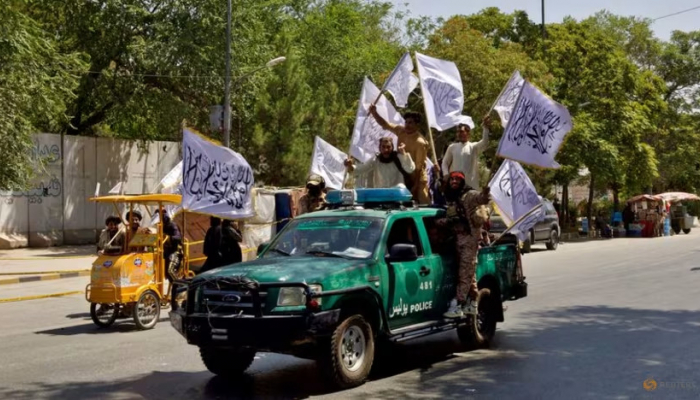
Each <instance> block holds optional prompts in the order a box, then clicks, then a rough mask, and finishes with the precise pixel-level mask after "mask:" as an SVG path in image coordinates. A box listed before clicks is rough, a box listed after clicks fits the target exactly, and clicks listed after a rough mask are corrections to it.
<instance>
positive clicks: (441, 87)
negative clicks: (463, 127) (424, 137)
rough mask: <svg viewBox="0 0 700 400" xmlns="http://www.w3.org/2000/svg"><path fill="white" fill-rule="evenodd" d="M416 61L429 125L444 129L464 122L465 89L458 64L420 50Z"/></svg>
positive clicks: (440, 129)
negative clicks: (463, 89) (424, 53)
mask: <svg viewBox="0 0 700 400" xmlns="http://www.w3.org/2000/svg"><path fill="white" fill-rule="evenodd" d="M416 63H417V64H418V77H419V79H420V85H421V92H422V94H423V102H424V105H425V114H426V118H427V119H428V123H429V126H430V127H431V128H435V129H437V130H438V131H444V130H447V129H450V128H452V127H455V126H457V125H458V124H460V123H462V121H464V120H465V116H463V115H462V110H463V109H464V93H463V91H462V78H461V77H460V75H459V71H458V70H457V65H456V64H455V63H453V62H452V61H446V60H440V59H438V58H433V57H429V56H426V55H423V54H420V53H416Z"/></svg>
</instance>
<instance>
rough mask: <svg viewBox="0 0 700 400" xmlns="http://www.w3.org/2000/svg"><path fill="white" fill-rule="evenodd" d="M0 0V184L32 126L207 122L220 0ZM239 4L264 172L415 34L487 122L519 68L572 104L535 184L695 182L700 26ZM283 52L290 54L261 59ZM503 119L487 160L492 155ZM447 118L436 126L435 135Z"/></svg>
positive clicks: (87, 130)
mask: <svg viewBox="0 0 700 400" xmlns="http://www.w3.org/2000/svg"><path fill="white" fill-rule="evenodd" d="M5 9H6V10H7V12H4V13H2V14H1V15H0V22H1V24H0V30H1V32H0V33H2V36H0V95H2V96H3V99H6V101H3V102H2V103H0V108H1V110H0V111H2V113H1V115H0V128H1V129H3V135H2V136H0V151H2V154H3V157H4V160H6V162H3V163H0V186H1V187H19V186H22V185H24V184H26V182H27V180H28V179H29V177H30V172H31V163H30V159H29V157H28V156H27V155H26V154H28V152H27V150H28V149H29V146H30V144H31V143H30V139H29V134H30V133H31V132H37V131H53V132H65V133H67V134H76V135H92V136H111V137H119V138H128V139H139V140H155V139H161V140H180V124H181V122H182V121H183V120H187V121H188V123H190V124H192V125H194V126H196V127H197V128H199V129H200V130H204V131H207V128H208V126H209V106H212V105H216V104H222V102H223V86H224V74H225V70H224V66H225V54H226V52H225V49H226V40H225V38H226V36H225V33H226V20H225V18H226V2H222V1H213V0H177V1H163V0H94V1H89V2H85V1H82V0H60V1H59V0H24V1H21V2H20V1H17V0H12V1H11V2H10V3H9V5H8V6H6V7H5ZM232 21H233V29H232V31H233V41H232V54H233V57H232V61H233V62H232V80H233V87H232V132H231V133H232V134H231V138H232V147H233V148H235V149H236V150H239V151H241V152H242V153H243V154H244V155H245V156H246V158H247V159H248V160H249V161H250V162H251V164H252V165H253V167H254V168H255V169H256V171H257V173H258V180H259V181H262V182H264V183H266V184H271V185H280V186H285V185H298V184H299V183H300V182H302V180H303V178H304V176H305V175H306V173H307V172H308V168H309V164H310V156H311V151H312V146H313V138H314V136H316V135H318V136H321V137H323V138H324V139H325V140H327V141H328V142H330V143H331V144H334V145H336V146H337V147H338V148H340V149H341V150H344V151H347V149H348V145H349V139H350V135H351V129H352V126H353V123H354V117H355V112H356V109H357V101H358V97H359V94H360V90H361V85H362V81H363V77H364V76H368V77H370V79H372V80H373V81H374V82H375V83H376V84H377V85H378V86H381V84H382V83H383V82H384V80H385V79H386V78H387V76H388V74H389V73H390V72H391V70H392V68H393V67H394V65H395V63H396V62H397V61H398V60H399V57H400V56H401V54H402V53H404V52H405V51H409V50H410V51H420V52H422V53H424V54H428V55H431V56H434V57H438V58H443V59H448V60H451V61H454V62H455V63H456V64H457V67H458V69H459V71H460V73H461V76H462V82H463V85H464V94H465V107H464V114H466V115H471V116H472V117H473V118H474V120H475V122H476V123H477V124H479V122H480V120H481V118H482V117H483V116H484V115H485V114H486V113H487V112H488V111H489V109H490V107H491V105H492V103H493V102H494V100H495V99H496V97H497V96H498V94H499V92H500V90H501V88H502V87H503V85H504V84H505V83H506V81H507V80H508V78H509V77H510V75H511V74H512V72H513V71H514V70H516V69H517V70H520V72H521V73H522V74H523V75H524V76H525V77H526V78H527V79H528V80H530V81H531V82H533V83H534V84H535V85H536V86H538V87H539V88H540V89H542V90H543V91H544V92H546V93H547V94H549V95H550V96H552V97H553V98H554V99H555V100H557V101H559V102H561V103H562V104H564V105H566V106H567V107H568V108H569V110H570V112H571V114H572V116H573V117H574V126H575V127H574V130H573V131H572V132H571V133H570V134H569V135H568V138H567V140H566V142H565V143H564V145H563V146H562V148H561V150H560V152H559V154H558V156H557V160H558V161H559V162H560V164H562V168H561V169H559V170H556V171H541V170H534V169H532V170H530V172H531V176H532V177H533V180H534V181H535V183H536V185H537V186H538V188H539V189H541V190H543V191H544V192H545V193H543V194H547V193H546V191H548V189H549V188H550V187H551V186H552V184H554V183H556V184H564V185H566V184H568V183H572V182H573V181H574V180H576V179H577V178H578V171H579V169H581V168H584V167H585V168H588V170H589V171H590V172H591V174H592V175H591V176H592V178H593V181H594V184H595V186H596V187H607V188H609V189H612V190H613V191H614V192H615V193H616V195H617V194H620V195H623V196H625V195H634V194H639V193H640V192H644V191H649V190H654V191H664V190H686V191H697V190H700V171H699V170H700V167H698V168H697V169H696V168H695V165H696V164H697V163H698V160H700V133H699V132H700V116H698V114H697V110H698V108H700V105H699V104H698V101H699V100H698V99H699V98H700V96H699V95H700V93H699V92H698V90H700V31H695V32H674V33H673V34H672V36H671V38H670V40H668V41H662V40H660V39H658V38H657V37H655V36H654V34H653V31H652V30H651V27H650V24H651V21H650V20H647V19H643V18H637V17H621V16H616V15H613V14H611V13H608V12H600V13H598V14H595V15H593V16H591V17H590V18H587V19H584V20H581V21H577V20H574V19H571V18H567V19H565V20H564V21H563V22H561V23H552V24H547V26H546V40H543V38H542V31H541V27H540V25H539V24H538V23H535V22H533V21H531V20H530V18H529V16H528V15H527V13H525V12H524V11H515V12H513V13H504V12H502V11H500V10H499V9H498V8H495V7H489V8H485V9H483V10H481V11H480V12H478V13H475V14H472V15H457V16H452V17H450V18H447V19H444V20H443V19H433V18H429V17H425V16H411V15H410V10H404V9H400V8H396V7H395V6H393V5H392V3H389V2H385V1H380V0H369V1H366V0H293V1H282V0H233V18H232ZM278 56H285V57H287V61H286V62H285V63H284V64H282V65H279V66H276V67H274V68H273V69H271V70H270V69H266V68H260V67H261V66H264V65H265V63H266V62H267V61H268V60H270V59H272V58H275V57H278ZM421 101H422V100H421V98H420V90H416V93H415V95H412V96H411V97H410V101H409V105H408V109H410V110H415V111H421V112H422V110H423V105H422V103H421ZM495 125H496V127H495V129H494V132H493V135H492V140H491V149H490V150H489V151H487V152H486V155H485V159H484V160H483V164H484V165H485V166H486V167H490V166H491V165H495V166H497V162H498V160H494V153H495V151H494V150H495V147H496V145H497V142H498V139H499V137H500V133H501V132H502V129H501V128H500V127H499V126H498V123H497V121H496V124H495ZM5 132H7V134H5ZM476 132H478V130H477V131H476ZM208 134H210V135H212V136H215V137H217V138H218V137H219V136H220V134H221V132H220V131H218V130H209V131H208ZM453 135H454V132H442V133H437V132H436V133H435V139H436V148H437V150H438V153H440V152H441V150H442V149H443V148H444V147H445V145H446V144H447V143H448V142H450V141H451V140H452V138H453ZM478 135H479V133H475V138H474V139H478ZM494 161H496V162H495V163H494Z"/></svg>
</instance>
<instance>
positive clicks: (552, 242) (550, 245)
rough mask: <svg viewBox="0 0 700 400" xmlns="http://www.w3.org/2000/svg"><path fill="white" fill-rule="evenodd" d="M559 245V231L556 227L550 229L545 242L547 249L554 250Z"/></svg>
mask: <svg viewBox="0 0 700 400" xmlns="http://www.w3.org/2000/svg"><path fill="white" fill-rule="evenodd" d="M557 247H559V232H557V230H556V229H552V231H551V232H549V241H548V242H547V250H556V249H557Z"/></svg>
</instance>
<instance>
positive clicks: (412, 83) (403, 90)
mask: <svg viewBox="0 0 700 400" xmlns="http://www.w3.org/2000/svg"><path fill="white" fill-rule="evenodd" d="M416 86H418V77H416V76H415V75H413V61H412V60H411V54H409V53H408V52H407V53H406V54H404V55H403V57H401V60H399V64H398V65H397V66H396V68H394V70H393V71H392V72H391V75H389V78H387V80H386V82H384V86H383V87H382V91H386V92H389V93H391V95H392V96H393V97H394V101H395V102H396V105H397V106H399V107H401V108H403V107H406V104H407V103H408V96H409V95H410V94H411V92H413V90H414V89H415V88H416Z"/></svg>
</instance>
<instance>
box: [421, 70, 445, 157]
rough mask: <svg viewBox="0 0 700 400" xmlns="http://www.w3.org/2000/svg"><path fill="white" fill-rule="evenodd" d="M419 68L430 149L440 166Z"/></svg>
mask: <svg viewBox="0 0 700 400" xmlns="http://www.w3.org/2000/svg"><path fill="white" fill-rule="evenodd" d="M417 69H418V81H419V82H420V94H421V95H422V96H423V112H424V113H425V124H426V125H427V127H428V139H430V149H431V150H432V151H433V164H434V165H435V166H436V167H438V168H440V166H438V161H437V153H435V142H434V141H433V131H432V130H431V129H430V121H429V120H428V107H427V106H426V104H425V94H424V93H425V92H424V88H423V78H422V77H421V76H420V66H419V68H417ZM415 162H418V160H415Z"/></svg>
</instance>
